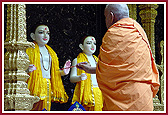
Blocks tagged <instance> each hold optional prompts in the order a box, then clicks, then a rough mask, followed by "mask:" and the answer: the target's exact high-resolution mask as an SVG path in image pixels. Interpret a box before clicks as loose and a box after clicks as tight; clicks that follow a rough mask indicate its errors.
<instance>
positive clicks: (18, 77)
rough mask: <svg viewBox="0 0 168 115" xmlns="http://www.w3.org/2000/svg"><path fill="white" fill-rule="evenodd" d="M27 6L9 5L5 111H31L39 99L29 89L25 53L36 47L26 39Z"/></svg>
mask: <svg viewBox="0 0 168 115" xmlns="http://www.w3.org/2000/svg"><path fill="white" fill-rule="evenodd" d="M25 8H26V6H25V5H24V4H8V5H7V25H6V28H7V29H6V40H5V42H4V47H5V48H6V49H7V51H6V53H5V55H4V68H5V72H4V110H5V111H17V110H18V111H20V110H25V111H28V110H31V109H32V107H33V104H34V103H35V102H38V101H39V97H34V96H31V95H30V91H29V90H28V88H27V83H26V81H27V79H28V78H29V75H28V74H27V73H26V72H25V70H26V69H27V68H28V66H29V63H30V62H29V57H28V55H27V54H26V53H25V51H26V49H27V48H28V47H34V44H33V43H30V42H28V41H27V39H26V37H27V36H26V11H25Z"/></svg>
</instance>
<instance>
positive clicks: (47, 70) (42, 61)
mask: <svg viewBox="0 0 168 115" xmlns="http://www.w3.org/2000/svg"><path fill="white" fill-rule="evenodd" d="M40 55H41V58H42V66H43V68H44V70H45V71H48V70H49V69H50V62H51V60H50V54H49V52H48V57H49V65H48V68H47V69H46V68H45V67H44V63H43V55H42V53H41V52H40Z"/></svg>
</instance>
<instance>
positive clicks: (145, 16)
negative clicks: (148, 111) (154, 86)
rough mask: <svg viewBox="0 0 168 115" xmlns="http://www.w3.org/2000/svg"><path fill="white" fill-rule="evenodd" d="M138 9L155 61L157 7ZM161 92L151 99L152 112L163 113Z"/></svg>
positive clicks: (161, 78)
mask: <svg viewBox="0 0 168 115" xmlns="http://www.w3.org/2000/svg"><path fill="white" fill-rule="evenodd" d="M138 7H139V9H140V12H139V15H140V17H141V23H142V27H143V28H144V30H145V32H146V34H147V37H148V39H149V43H150V46H151V50H152V54H153V57H154V59H155V18H156V16H157V10H156V9H157V8H158V5H157V4H142V5H139V6H138ZM157 67H160V68H161V67H162V66H158V65H157ZM158 69H159V68H158ZM163 74H164V73H163ZM163 76H164V75H163ZM163 76H162V77H160V84H161V87H162V85H163V81H164V78H163ZM162 91H163V90H160V89H159V92H158V94H157V95H156V96H155V97H154V98H153V104H154V111H164V104H163V101H162V100H163V98H164V95H163V94H164V92H162ZM161 96H162V97H161Z"/></svg>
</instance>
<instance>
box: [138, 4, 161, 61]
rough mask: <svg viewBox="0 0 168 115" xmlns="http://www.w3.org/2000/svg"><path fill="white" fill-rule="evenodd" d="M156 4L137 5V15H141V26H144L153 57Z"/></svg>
mask: <svg viewBox="0 0 168 115" xmlns="http://www.w3.org/2000/svg"><path fill="white" fill-rule="evenodd" d="M157 8H158V5H157V4H143V5H139V9H140V10H141V11H140V12H139V15H140V17H141V23H142V27H143V28H144V30H145V32H146V34H147V36H148V39H149V43H150V46H151V50H152V54H153V57H154V58H155V18H156V16H157V11H156V9H157Z"/></svg>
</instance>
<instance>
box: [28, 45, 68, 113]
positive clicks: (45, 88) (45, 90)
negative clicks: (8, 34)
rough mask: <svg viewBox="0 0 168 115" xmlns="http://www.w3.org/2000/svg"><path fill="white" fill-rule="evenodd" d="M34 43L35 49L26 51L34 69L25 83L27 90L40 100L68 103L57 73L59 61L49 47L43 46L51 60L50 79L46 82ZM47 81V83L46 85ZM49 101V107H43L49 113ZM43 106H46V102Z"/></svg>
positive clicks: (38, 52)
mask: <svg viewBox="0 0 168 115" xmlns="http://www.w3.org/2000/svg"><path fill="white" fill-rule="evenodd" d="M34 43H35V49H33V48H28V49H27V50H26V53H27V54H28V56H29V60H30V64H34V65H35V67H36V70H35V71H33V72H31V73H29V75H30V78H29V79H28V81H27V83H28V89H29V90H30V93H31V95H34V96H38V97H40V100H46V99H47V98H48V96H49V100H50V101H51V100H52V101H56V102H60V103H66V102H67V101H68V95H67V94H66V92H65V89H64V85H63V83H62V79H61V74H60V72H59V71H58V70H59V61H58V57H57V55H56V53H55V52H54V50H53V49H52V48H51V47H49V46H48V45H45V46H46V48H47V49H48V52H49V54H50V56H51V58H52V64H51V79H50V80H47V79H46V78H43V76H42V71H41V65H40V50H39V46H38V44H37V43H36V42H34ZM47 81H48V85H47ZM50 81H51V83H50ZM51 93H52V94H51ZM50 101H49V106H48V107H47V106H45V109H47V108H48V110H47V111H49V110H50V108H51V102H50ZM43 104H44V105H47V104H46V101H45V103H43Z"/></svg>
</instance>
